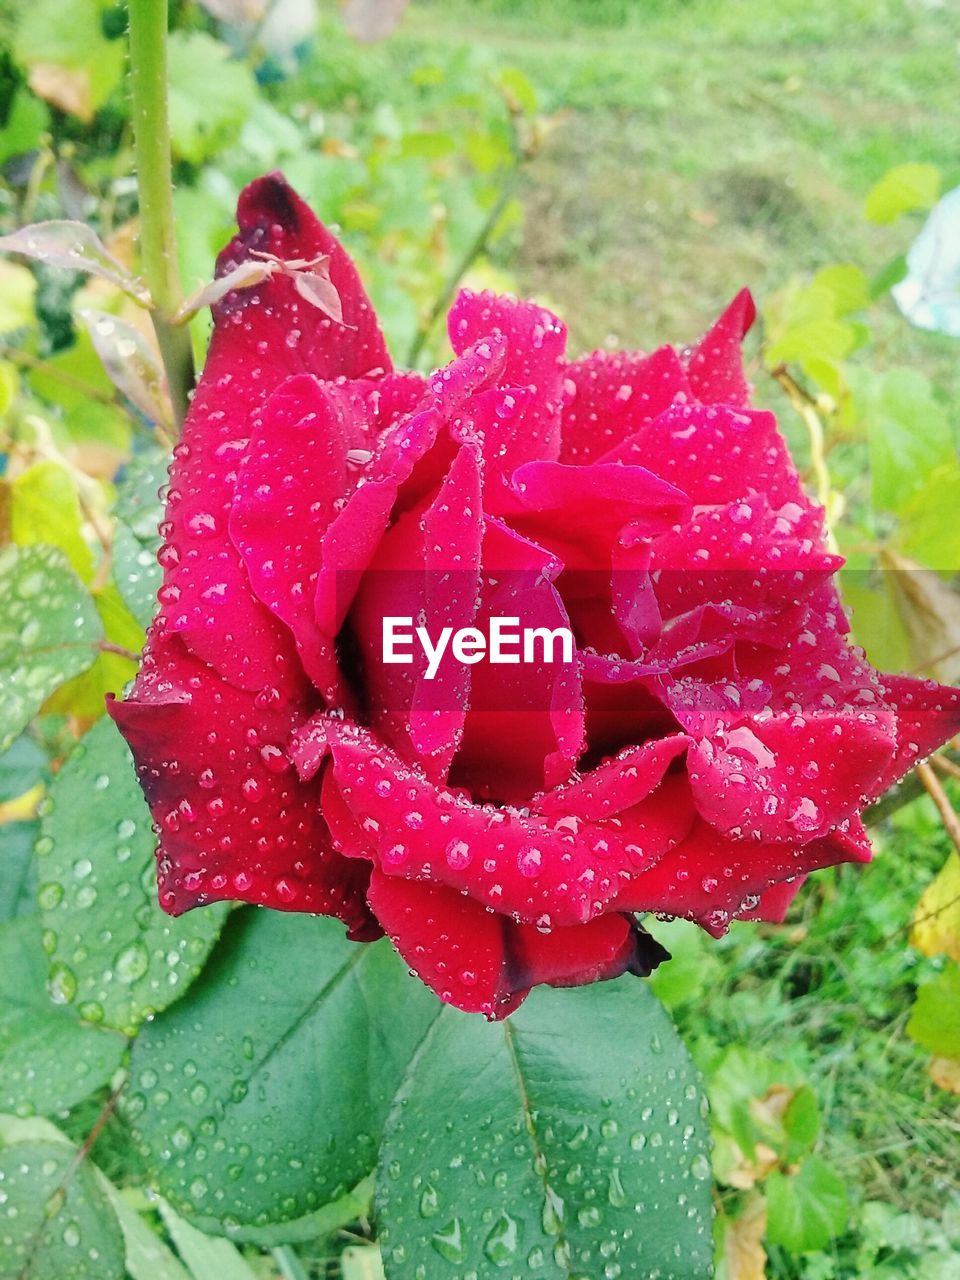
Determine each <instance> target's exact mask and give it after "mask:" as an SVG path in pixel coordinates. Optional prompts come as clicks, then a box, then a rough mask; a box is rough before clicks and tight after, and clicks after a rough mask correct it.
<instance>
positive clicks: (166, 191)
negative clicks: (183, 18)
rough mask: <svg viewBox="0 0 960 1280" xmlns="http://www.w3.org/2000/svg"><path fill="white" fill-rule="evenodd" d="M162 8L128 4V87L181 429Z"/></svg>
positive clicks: (182, 364) (182, 380)
mask: <svg viewBox="0 0 960 1280" xmlns="http://www.w3.org/2000/svg"><path fill="white" fill-rule="evenodd" d="M167 5H168V0H130V88H131V93H132V97H133V147H134V156H135V159H136V166H137V185H138V191H139V198H140V254H141V259H142V268H143V275H144V278H145V279H146V282H147V287H148V288H149V290H150V296H151V297H152V299H153V307H154V310H153V312H152V315H153V327H154V330H155V331H156V335H157V342H158V344H159V346H160V354H161V356H162V358H163V365H164V368H165V370H166V374H167V383H168V385H169V388H170V399H171V401H172V403H173V412H174V417H175V418H176V421H177V426H178V427H182V425H183V419H184V417H185V416H186V412H187V408H188V405H189V393H190V391H191V389H192V387H193V348H192V346H191V342H190V332H189V330H188V329H186V328H182V329H181V328H178V327H176V326H175V325H173V324H172V323H171V320H172V317H173V314H174V312H175V311H176V310H177V307H178V306H179V305H180V302H181V288H180V269H179V266H178V262H177V241H176V234H175V230H174V221H173V173H172V169H171V162H170V117H169V110H168V105H167Z"/></svg>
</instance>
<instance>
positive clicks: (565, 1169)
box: [377, 978, 713, 1280]
mask: <svg viewBox="0 0 960 1280" xmlns="http://www.w3.org/2000/svg"><path fill="white" fill-rule="evenodd" d="M703 1116H704V1112H703V1110H702V1107H701V1092H700V1082H699V1080H698V1078H697V1075H696V1072H695V1070H694V1067H693V1065H692V1063H691V1062H690V1059H689V1057H688V1055H687V1052H686V1050H685V1048H684V1046H683V1043H682V1042H681V1040H680V1038H679V1037H678V1035H677V1033H676V1031H675V1030H674V1028H673V1026H672V1024H671V1023H670V1021H669V1019H668V1017H667V1015H666V1013H665V1012H664V1010H663V1009H662V1008H661V1006H660V1005H659V1004H658V1003H657V1001H656V999H655V997H654V996H653V995H652V994H651V992H650V991H649V990H648V989H647V988H646V987H645V986H643V985H641V984H640V983H638V982H637V981H636V980H635V979H631V978H627V979H620V980H619V981H617V982H611V983H603V984H601V985H597V986H593V987H585V988H581V989H579V990H569V991H552V990H548V989H546V988H538V989H537V990H536V991H534V992H533V994H532V995H531V996H530V998H529V999H528V1000H527V1002H526V1004H524V1005H523V1007H522V1008H521V1009H519V1010H518V1011H517V1013H515V1014H514V1015H513V1016H512V1017H511V1018H510V1019H509V1020H508V1021H506V1022H502V1023H497V1024H489V1023H486V1022H483V1021H481V1020H480V1019H479V1018H477V1017H476V1016H472V1015H466V1014H461V1013H458V1012H456V1011H454V1010H450V1009H446V1010H444V1013H443V1015H442V1016H441V1017H440V1018H439V1019H438V1020H437V1022H436V1023H435V1025H434V1027H433V1030H432V1031H431V1032H430V1034H429V1036H428V1037H427V1039H426V1041H425V1042H424V1045H423V1048H422V1049H421V1050H420V1052H419V1053H418V1054H417V1056H416V1058H415V1059H414V1060H413V1062H412V1063H411V1066H410V1069H409V1071H408V1073H407V1076H406V1079H405V1080H404V1083H403V1085H402V1086H401V1088H400V1090H399V1092H398V1094H397V1098H396V1101H395V1102H394V1105H393V1107H392V1109H391V1112H390V1117H389V1120H388V1122H387V1128H386V1132H385V1134H384V1140H383V1146H382V1150H381V1155H380V1169H379V1173H378V1191H377V1205H378V1211H379V1213H378V1217H379V1222H380V1227H381V1245H382V1249H383V1258H384V1265H385V1269H386V1274H387V1277H388V1280H414V1278H415V1277H420V1276H424V1275H426V1276H431V1277H432V1276H437V1277H441V1276H443V1275H446V1274H451V1275H452V1274H458V1275H470V1274H473V1275H478V1276H484V1277H486V1276H492V1275H494V1274H496V1273H497V1270H498V1269H499V1268H504V1270H505V1274H512V1275H528V1274H536V1273H538V1271H539V1269H540V1268H541V1267H544V1268H547V1271H548V1273H549V1274H551V1275H555V1274H557V1272H556V1271H555V1270H554V1269H553V1268H554V1266H556V1267H557V1268H559V1271H560V1273H561V1274H562V1275H564V1276H566V1277H568V1280H574V1278H575V1277H576V1280H593V1278H594V1277H597V1276H601V1275H603V1274H604V1273H605V1269H606V1274H608V1275H609V1274H616V1275H617V1276H620V1277H622V1278H623V1280H629V1278H630V1277H636V1278H637V1280H640V1278H641V1277H642V1278H643V1280H649V1277H650V1276H653V1275H657V1274H663V1275H670V1276H672V1277H674V1280H702V1277H703V1276H705V1275H707V1274H708V1273H709V1270H710V1260H711V1256H712V1252H713V1243H712V1238H711V1229H710V1220H711V1208H710V1162H709V1159H708V1155H707V1151H708V1147H707V1132H706V1124H705V1121H704V1118H703ZM443 1117H450V1119H449V1122H448V1123H443V1122H442V1118H443ZM444 1263H447V1264H450V1267H449V1268H448V1267H445V1266H444V1265H443V1264H444ZM613 1268H617V1270H616V1271H613Z"/></svg>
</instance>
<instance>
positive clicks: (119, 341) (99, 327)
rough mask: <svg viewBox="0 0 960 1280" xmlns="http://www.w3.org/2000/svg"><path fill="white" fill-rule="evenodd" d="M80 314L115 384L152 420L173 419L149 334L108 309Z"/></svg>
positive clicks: (164, 422) (162, 422)
mask: <svg viewBox="0 0 960 1280" xmlns="http://www.w3.org/2000/svg"><path fill="white" fill-rule="evenodd" d="M79 314H80V318H81V320H83V323H84V324H85V325H86V327H87V332H88V333H89V334H90V339H91V341H92V342H93V345H94V347H95V348H96V351H97V355H98V356H99V357H100V359H101V360H102V361H103V367H104V369H106V371H107V376H108V377H109V378H110V381H111V382H112V383H113V385H114V386H115V387H116V388H117V389H118V391H120V392H121V393H122V394H123V395H125V396H126V397H127V399H128V400H129V401H130V403H131V404H132V405H134V407H135V408H137V409H139V410H140V412H141V413H142V414H143V415H144V417H145V418H147V419H148V420H149V421H150V422H155V423H159V424H160V425H161V426H165V427H169V426H170V425H171V424H172V422H173V412H172V410H171V408H170V396H169V393H168V391H167V380H166V377H165V376H164V372H163V367H162V365H161V364H160V361H159V359H158V357H157V355H156V353H155V352H154V350H153V348H152V347H151V346H150V344H149V342H147V340H146V338H145V337H144V336H143V334H142V333H141V332H140V331H139V329H135V328H134V327H133V325H130V324H127V323H126V322H125V321H123V320H120V319H118V318H117V317H116V316H112V315H109V314H108V313H107V312H105V311H94V310H92V309H86V310H83V311H81V312H80V313H79Z"/></svg>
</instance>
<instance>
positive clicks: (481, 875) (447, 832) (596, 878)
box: [328, 721, 629, 926]
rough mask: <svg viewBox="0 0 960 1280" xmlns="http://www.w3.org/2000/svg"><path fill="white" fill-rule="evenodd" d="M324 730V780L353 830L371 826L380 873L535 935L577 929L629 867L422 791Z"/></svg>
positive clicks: (565, 834) (352, 735)
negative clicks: (422, 884) (528, 927)
mask: <svg viewBox="0 0 960 1280" xmlns="http://www.w3.org/2000/svg"><path fill="white" fill-rule="evenodd" d="M328 731H329V733H330V735H331V748H332V752H333V770H334V777H335V779H336V781H337V783H338V784H339V786H340V790H341V792H342V795H343V798H344V800H345V801H346V803H347V805H348V806H349V808H350V811H351V813H352V814H353V816H354V818H355V820H356V821H357V822H358V823H359V824H360V826H361V828H363V829H364V830H366V826H365V823H366V822H367V820H368V819H373V823H374V824H375V825H376V858H377V863H378V865H379V867H380V869H381V870H382V871H383V872H384V873H385V874H387V875H392V876H398V877H400V878H403V879H408V880H416V879H429V880H431V881H432V882H433V883H436V884H445V885H447V886H448V887H449V888H452V889H456V890H458V891H461V892H464V893H468V894H469V895H470V896H471V897H472V898H474V899H476V901H477V902H479V903H481V904H482V905H483V906H487V907H491V908H492V909H494V910H496V911H499V912H501V913H502V914H505V915H511V916H513V917H514V918H515V919H518V920H524V921H529V922H533V923H536V922H540V923H541V924H542V925H544V926H551V925H552V926H557V925H569V924H581V923H584V922H585V921H587V920H589V919H591V918H592V917H593V916H594V915H596V914H598V913H599V912H600V910H601V909H602V907H603V905H604V902H605V901H607V900H609V899H610V898H611V897H612V896H613V895H614V893H615V892H616V891H617V890H618V889H619V887H620V876H621V873H625V871H626V867H627V866H628V865H629V860H628V859H624V860H623V865H618V864H617V861H616V860H615V859H609V858H608V859H606V860H605V858H604V857H603V856H602V855H600V854H597V853H595V852H594V850H593V849H592V848H591V838H595V839H596V840H597V843H603V841H602V835H600V834H599V833H596V832H594V831H592V830H591V833H590V835H589V836H588V837H587V838H585V839H581V840H576V839H572V838H571V835H570V832H569V831H565V830H564V829H563V828H562V827H561V826H559V825H558V826H557V829H555V830H552V829H550V828H549V827H548V826H547V825H546V823H545V822H544V821H543V820H540V821H537V820H535V819H533V818H529V817H525V816H524V815H522V814H521V813H519V812H518V811H517V810H512V809H504V808H501V809H494V808H491V807H489V806H481V805H475V804H471V803H470V801H469V800H467V799H465V798H464V797H463V796H462V795H458V794H456V793H454V792H452V791H449V790H446V789H444V788H441V787H435V786H433V785H431V784H430V783H429V782H428V781H427V779H426V778H424V777H423V776H422V774H420V773H419V772H417V771H415V770H412V769H410V768H409V767H408V766H406V765H405V764H404V763H403V762H402V761H401V760H400V759H398V757H396V756H395V755H394V754H393V753H392V752H390V751H388V750H386V749H385V748H384V747H382V746H381V745H380V744H379V743H377V742H376V741H375V740H373V739H372V738H371V737H370V735H368V734H366V733H365V732H364V731H362V730H357V729H350V728H348V727H347V726H344V725H343V724H342V723H340V722H338V721H331V722H330V724H329V727H328ZM371 830H372V826H371Z"/></svg>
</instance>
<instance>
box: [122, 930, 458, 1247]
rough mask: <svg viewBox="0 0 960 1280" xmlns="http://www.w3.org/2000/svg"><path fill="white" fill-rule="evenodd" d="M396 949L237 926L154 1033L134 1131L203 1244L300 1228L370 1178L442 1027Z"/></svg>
mask: <svg viewBox="0 0 960 1280" xmlns="http://www.w3.org/2000/svg"><path fill="white" fill-rule="evenodd" d="M438 1007H439V1006H438V1004H437V1001H436V1000H435V998H434V997H433V996H432V995H430V993H429V992H428V991H427V990H426V989H425V988H423V987H421V985H420V984H419V983H416V982H413V981H411V979H410V977H409V975H408V974H407V972H406V969H405V967H404V965H403V964H402V962H401V961H400V960H399V959H398V957H397V956H396V955H395V953H394V952H393V951H392V949H391V948H390V946H389V944H387V943H382V942H381V943H377V944H374V945H369V944H367V945H359V944H357V943H352V942H349V941H347V939H346V937H345V936H344V929H343V925H342V924H341V923H339V921H336V920H332V919H326V918H321V919H316V918H313V917H311V916H303V915H290V914H286V913H273V912H268V911H264V910H262V909H253V910H245V911H240V912H237V913H236V914H235V915H234V916H233V917H232V918H231V920H230V921H229V923H228V924H227V927H226V929H225V930H224V934H223V937H222V939H221V942H220V945H219V947H218V948H217V949H216V951H215V952H214V954H213V956H212V957H211V960H210V963H209V964H208V965H207V967H206V969H205V970H204V972H203V973H202V975H201V976H200V978H199V979H198V981H197V982H196V983H194V985H193V987H192V988H191V989H190V991H189V992H188V993H187V995H186V996H185V997H184V998H183V999H182V1000H180V1001H179V1002H178V1003H177V1004H176V1005H174V1006H173V1007H172V1008H171V1009H168V1010H167V1011H166V1012H165V1013H163V1014H161V1015H160V1016H159V1017H158V1018H156V1019H155V1020H154V1021H153V1022H151V1023H149V1024H147V1025H145V1026H144V1027H143V1028H142V1029H141V1031H140V1034H139V1036H138V1037H137V1041H136V1044H135V1045H134V1050H133V1059H132V1062H131V1068H130V1070H131V1080H132V1085H131V1088H130V1090H129V1092H128V1094H127V1095H125V1096H124V1098H123V1099H122V1102H121V1105H122V1106H123V1108H124V1112H125V1115H126V1118H127V1120H128V1122H129V1124H130V1126H131V1128H132V1130H133V1133H134V1137H135V1139H136V1141H137V1142H138V1144H139V1146H140V1150H141V1153H142V1156H143V1159H144V1161H145V1163H146V1165H147V1167H148V1169H149V1172H150V1175H151V1177H152V1179H153V1181H154V1183H155V1184H156V1186H157V1188H158V1190H159V1191H160V1192H161V1193H162V1194H163V1196H164V1197H165V1198H166V1199H167V1200H169V1201H170V1202H171V1203H172V1204H173V1205H174V1207H175V1208H176V1209H177V1210H178V1212H181V1213H185V1214H186V1215H187V1216H189V1217H190V1218H191V1220H192V1221H194V1222H195V1223H196V1224H197V1225H198V1226H200V1227H201V1228H202V1229H204V1230H211V1229H212V1230H229V1234H230V1235H231V1236H233V1237H235V1238H242V1235H241V1233H240V1232H238V1231H237V1228H238V1227H241V1226H249V1227H257V1228H259V1227H263V1226H264V1225H266V1224H270V1223H276V1222H280V1221H285V1220H292V1219H296V1218H300V1217H302V1216H303V1215H305V1214H307V1213H310V1212H312V1211H314V1210H316V1209H318V1208H320V1207H321V1206H322V1205H325V1204H327V1203H328V1202H329V1201H331V1200H334V1199H336V1198H337V1197H338V1196H340V1195H342V1194H343V1193H344V1192H345V1191H347V1189H348V1188H349V1187H351V1186H353V1185H354V1184H355V1183H356V1182H358V1181H359V1180H360V1178H362V1177H363V1176H364V1175H365V1174H367V1173H368V1172H369V1170H370V1169H371V1167H372V1166H373V1163H374V1160H375V1158H376V1150H377V1143H378V1141H379V1134H380V1126H381V1123H382V1121H383V1118H384V1116H385V1115H386V1112H387V1108H388V1106H389V1103H390V1099H391V1098H392V1096H393V1093H394V1090H395V1089H396V1086H397V1083H398V1082H399V1079H400V1077H401V1075H402V1072H403V1070H404V1068H405V1066H406V1064H407V1062H408V1061H409V1058H410V1055H411V1053H412V1052H413V1050H414V1048H415V1047H416V1045H417V1044H418V1043H419V1042H420V1040H421V1038H422V1037H423V1034H424V1033H425V1031H426V1029H427V1027H428V1026H429V1025H430V1023H431V1021H432V1020H433V1018H434V1017H435V1016H436V1013H437V1009H438Z"/></svg>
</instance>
